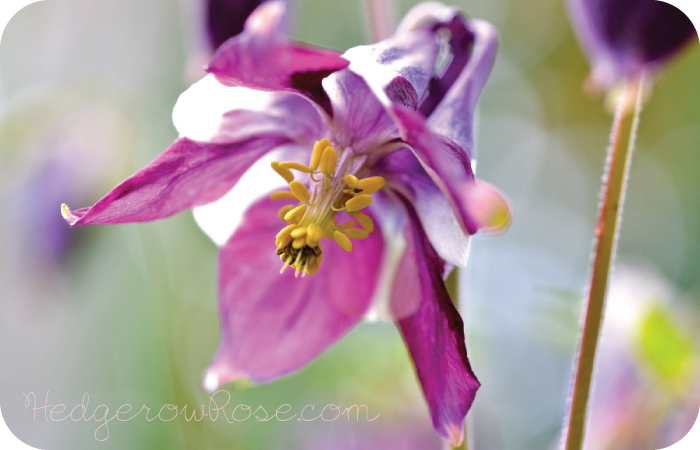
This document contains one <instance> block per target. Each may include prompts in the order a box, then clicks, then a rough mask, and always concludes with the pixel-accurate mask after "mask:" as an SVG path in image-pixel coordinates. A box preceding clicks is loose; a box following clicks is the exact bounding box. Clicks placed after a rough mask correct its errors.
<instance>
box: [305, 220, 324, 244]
mask: <svg viewBox="0 0 700 450" xmlns="http://www.w3.org/2000/svg"><path fill="white" fill-rule="evenodd" d="M306 234H307V238H306V239H307V240H309V241H312V242H318V241H320V240H321V238H322V237H323V230H322V229H321V227H319V226H318V225H316V224H315V223H311V224H309V226H308V227H307V230H306Z"/></svg>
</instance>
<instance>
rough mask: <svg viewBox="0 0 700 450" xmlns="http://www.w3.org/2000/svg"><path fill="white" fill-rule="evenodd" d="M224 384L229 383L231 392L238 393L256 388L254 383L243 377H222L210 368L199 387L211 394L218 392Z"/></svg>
mask: <svg viewBox="0 0 700 450" xmlns="http://www.w3.org/2000/svg"><path fill="white" fill-rule="evenodd" d="M225 383H230V384H231V390H233V391H240V390H243V389H248V388H251V387H255V386H256V384H255V382H253V381H252V380H251V379H249V378H246V377H245V376H243V375H240V374H235V375H232V376H222V375H220V374H219V373H217V372H216V371H215V370H214V369H213V368H211V367H210V368H209V370H207V372H206V373H205V374H204V376H203V377H202V382H201V386H202V389H203V390H204V391H206V392H208V393H210V394H211V393H214V392H216V391H217V390H219V389H220V388H221V386H222V385H223V384H225Z"/></svg>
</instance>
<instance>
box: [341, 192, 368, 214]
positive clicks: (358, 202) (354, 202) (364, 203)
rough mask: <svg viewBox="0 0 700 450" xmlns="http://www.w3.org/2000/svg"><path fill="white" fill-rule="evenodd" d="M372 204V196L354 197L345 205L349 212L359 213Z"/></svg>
mask: <svg viewBox="0 0 700 450" xmlns="http://www.w3.org/2000/svg"><path fill="white" fill-rule="evenodd" d="M371 203H372V196H370V195H358V196H357V197H353V198H351V199H350V200H348V201H347V202H346V203H345V207H346V210H347V212H355V211H359V210H361V209H363V208H366V207H368V206H369V205H370V204H371Z"/></svg>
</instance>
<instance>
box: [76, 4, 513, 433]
mask: <svg viewBox="0 0 700 450" xmlns="http://www.w3.org/2000/svg"><path fill="white" fill-rule="evenodd" d="M285 13H286V7H285V4H284V3H282V2H268V3H265V4H263V5H262V6H261V7H259V8H258V9H257V10H256V11H255V12H254V13H253V14H252V15H251V16H250V17H249V18H248V20H247V22H246V24H245V30H244V31H243V32H242V33H241V34H239V35H238V36H236V37H234V38H232V39H230V40H228V41H227V42H226V43H224V44H223V45H222V46H221V47H220V48H219V50H218V51H217V52H216V54H215V55H214V57H213V59H212V61H211V63H210V65H209V67H208V69H207V70H208V71H209V72H210V73H212V74H213V75H214V76H215V77H216V79H217V80H218V81H219V82H220V83H222V84H224V85H226V86H237V87H235V88H229V89H241V87H243V88H245V89H244V91H249V90H250V89H255V90H263V91H271V93H269V94H266V95H267V97H266V101H267V104H266V108H265V109H263V110H262V111H257V110H252V109H247V108H246V109H234V110H231V111H229V112H227V113H226V114H225V115H224V117H223V119H222V122H221V126H220V127H219V129H218V132H217V133H216V134H215V135H214V136H213V137H212V138H211V139H210V140H208V141H206V142H205V141H194V140H191V139H189V138H186V137H181V138H179V139H177V140H176V141H175V142H174V143H173V144H172V145H171V146H170V147H169V148H168V149H167V150H165V152H163V153H162V154H161V155H160V156H159V157H157V158H156V159H155V160H154V161H153V162H151V163H150V164H149V165H147V166H146V167H145V168H144V169H142V170H140V171H138V172H137V173H136V174H134V175H133V176H131V177H130V178H128V179H126V180H125V181H124V182H122V183H121V184H120V185H118V186H117V187H115V188H114V189H113V190H112V191H110V192H109V193H108V194H107V195H105V196H104V197H103V198H102V199H100V200H99V201H98V202H97V203H96V204H95V205H93V206H92V207H89V208H83V209H80V210H77V211H74V212H70V210H69V209H68V208H67V207H65V205H64V207H63V213H64V217H65V218H66V220H67V221H68V222H69V223H70V224H71V225H87V224H105V223H124V222H142V221H150V220H155V219H160V218H164V217H168V216H170V215H173V214H175V213H177V212H179V211H181V210H183V209H186V208H192V207H197V206H200V205H204V204H208V203H211V202H214V201H216V200H218V199H220V198H221V197H222V196H224V194H226V193H227V192H228V191H229V190H230V189H231V188H232V187H233V186H234V185H235V184H236V183H237V182H238V181H239V179H240V178H241V177H242V176H243V174H244V172H246V171H247V170H248V169H249V168H250V167H251V166H252V165H253V164H254V163H255V162H256V161H257V160H258V159H260V158H261V157H263V156H264V155H266V154H267V153H269V152H271V151H273V150H278V151H281V155H282V156H283V157H284V158H285V159H286V161H285V162H282V163H277V162H275V163H273V168H274V169H275V170H276V171H277V172H278V173H279V174H280V175H281V176H282V177H284V178H285V180H286V181H287V182H288V183H290V188H291V191H285V192H276V193H274V194H273V195H272V199H268V198H266V199H263V200H260V201H257V202H255V203H254V204H253V205H252V206H251V207H250V208H249V209H248V210H247V211H246V213H245V215H244V217H243V220H242V222H241V224H240V226H239V227H238V229H237V230H236V231H235V233H233V235H232V236H231V237H230V238H229V239H228V240H227V242H226V243H225V244H224V245H223V247H222V249H221V253H220V256H219V279H220V281H219V303H220V311H221V323H222V342H221V346H220V348H219V350H218V352H217V354H216V356H215V358H214V361H213V363H212V365H211V368H210V369H209V371H208V373H207V375H206V377H205V381H204V383H205V386H206V387H208V388H211V389H214V388H216V387H218V386H219V385H220V384H221V383H224V382H227V381H231V380H234V379H238V378H247V379H250V380H252V381H255V382H267V381H271V380H274V379H276V378H278V377H280V376H283V375H286V374H289V373H290V372H292V371H295V370H297V369H299V368H301V367H302V366H304V365H306V364H307V363H309V361H311V360H312V359H313V358H314V357H316V356H317V355H318V354H319V353H320V352H322V351H323V350H324V349H325V348H327V347H328V346H329V345H331V344H332V343H333V342H335V341H336V340H338V339H339V338H340V337H341V336H343V335H344V334H345V333H346V332H348V331H349V330H350V329H351V328H352V327H353V326H354V325H355V324H356V323H357V322H358V321H360V320H361V319H362V317H363V316H364V315H365V314H366V313H367V312H368V310H369V309H370V306H371V303H372V299H373V297H374V296H375V294H376V293H377V292H378V291H379V285H380V283H381V282H382V281H384V280H387V279H388V283H389V285H390V288H391V289H390V294H389V303H390V308H391V312H392V313H393V315H394V317H395V318H396V319H397V322H398V326H399V328H400V329H401V331H402V333H403V336H404V339H405V341H406V344H407V346H408V349H409V351H410V353H411V356H412V358H413V361H414V363H415V366H416V371H417V374H418V377H419V379H420V381H421V384H422V386H423V391H424V393H425V396H426V399H427V401H428V403H429V406H430V411H431V416H432V420H433V426H434V427H435V429H436V431H437V432H438V433H439V434H440V435H441V436H443V437H444V438H447V439H450V440H451V441H453V442H455V443H457V442H460V441H461V440H462V423H463V420H464V417H465V415H466V413H467V411H468V410H469V408H470V407H471V404H472V402H473V400H474V395H475V393H476V390H477V389H478V387H479V382H478V381H477V379H476V377H475V376H474V374H473V372H472V369H471V366H470V364H469V361H468V359H467V353H466V348H465V343H464V340H465V337H464V330H463V322H462V319H461V317H460V315H459V313H458V311H457V310H456V308H455V307H454V305H453V303H452V301H451V300H450V297H449V295H448V293H447V290H446V289H445V285H444V282H443V275H445V274H447V273H449V271H450V270H451V268H452V265H460V266H464V265H465V264H466V258H467V253H468V236H469V235H470V234H473V233H475V232H476V231H477V230H478V229H480V228H491V227H494V228H495V227H498V226H503V225H505V224H506V223H507V221H508V218H509V215H508V209H507V204H506V202H505V200H504V199H503V198H502V197H501V196H500V194H498V193H497V192H496V191H495V190H494V189H493V188H491V187H490V186H488V185H486V184H485V183H481V182H477V181H476V180H475V179H474V175H473V172H472V161H473V147H474V144H473V132H472V127H473V115H474V109H475V106H476V102H477V99H478V97H479V95H480V92H481V90H482V88H483V86H484V84H485V83H486V80H487V78H488V75H489V73H490V70H491V66H492V63H493V58H494V56H495V51H496V35H495V32H494V30H493V29H492V28H491V26H490V25H488V24H487V23H484V22H479V21H468V20H466V19H465V18H464V17H463V16H461V15H460V14H458V13H457V12H456V11H454V10H453V9H450V8H445V7H443V6H441V5H436V4H430V5H420V6H419V7H418V9H416V10H415V11H414V13H413V14H412V15H410V16H409V18H407V21H405V22H404V25H403V26H402V29H401V30H400V32H399V33H397V34H396V35H395V36H393V37H391V38H389V39H387V40H384V41H382V42H379V43H377V44H374V45H369V46H361V47H355V48H353V49H350V50H348V51H347V52H346V53H345V54H344V55H342V57H341V55H339V54H337V53H335V52H333V51H329V50H322V49H315V48H310V47H304V46H299V45H296V44H293V43H291V42H289V41H288V40H287V38H286V37H285V35H284V34H283V29H284V27H283V22H284V17H285ZM445 34H449V36H450V37H451V38H450V39H448V40H447V42H442V44H443V45H445V46H447V47H449V49H450V51H451V60H448V64H447V67H446V68H445V69H444V70H441V71H439V72H436V70H435V68H436V63H437V60H438V53H439V49H440V45H441V39H442V37H443V36H444V35H445ZM251 106H252V105H251ZM312 148H313V150H311V149H312ZM309 157H310V163H309V162H308V161H309ZM306 164H308V165H306ZM291 170H294V171H295V172H297V176H296V179H295V176H294V174H293V173H292V172H291ZM269 190H270V189H269V187H268V192H269ZM245 194H246V195H247V196H253V193H251V192H246V193H245ZM373 195H374V197H372V196H373ZM373 199H374V200H376V201H374V202H373ZM280 200H282V206H283V208H282V210H280V211H279V212H278V210H279V207H280V204H279V202H280ZM275 205H277V206H275ZM368 207H369V208H368ZM365 208H367V209H366V212H361V211H360V210H362V209H365ZM339 211H342V212H339ZM339 214H340V215H343V216H345V215H347V216H348V217H347V219H346V220H347V221H345V222H342V223H339V222H341V221H340V220H338V219H340V216H339ZM373 218H376V219H378V221H379V224H380V225H381V229H382V231H383V234H382V233H373V231H374V230H375V224H374V219H373ZM280 221H282V223H283V224H284V225H286V226H284V225H280ZM280 228H282V230H281V231H280ZM323 238H325V239H328V240H330V241H335V242H337V243H338V245H337V246H336V245H327V246H326V247H323V245H322V244H321V242H320V241H321V239H323ZM350 239H365V241H364V242H362V243H361V244H360V245H356V246H355V245H353V243H352V241H350ZM273 242H274V243H275V244H274V245H275V246H273ZM392 242H400V243H401V245H399V246H401V247H402V249H401V250H402V253H401V255H400V256H399V258H398V263H397V266H398V267H394V268H393V269H394V270H395V271H394V270H389V271H387V270H386V267H387V264H388V265H389V266H390V264H389V263H388V261H390V260H391V258H390V257H389V255H388V253H389V252H388V250H389V248H395V247H396V245H395V244H392ZM275 250H276V252H275ZM351 250H354V251H352V252H350V251H351ZM278 258H281V259H282V261H283V263H284V265H283V266H282V268H283V271H284V269H285V268H287V267H288V266H290V265H291V266H292V267H293V268H294V269H295V272H296V273H295V274H296V275H299V274H300V273H301V274H302V275H307V274H310V275H313V276H311V277H306V278H305V277H302V278H301V279H296V278H295V277H293V276H292V275H291V273H290V272H287V273H283V274H282V275H280V274H279V273H278V272H279V267H280V262H279V259H278ZM396 260H397V259H396V258H395V259H394V261H396ZM321 262H323V266H324V268H323V269H322V270H320V265H321ZM317 271H318V275H315V274H316V272H317Z"/></svg>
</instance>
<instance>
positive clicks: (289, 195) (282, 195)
mask: <svg viewBox="0 0 700 450" xmlns="http://www.w3.org/2000/svg"><path fill="white" fill-rule="evenodd" d="M270 198H271V199H272V200H297V197H296V195H294V193H293V192H290V191H280V192H273V193H272V194H270Z"/></svg>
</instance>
